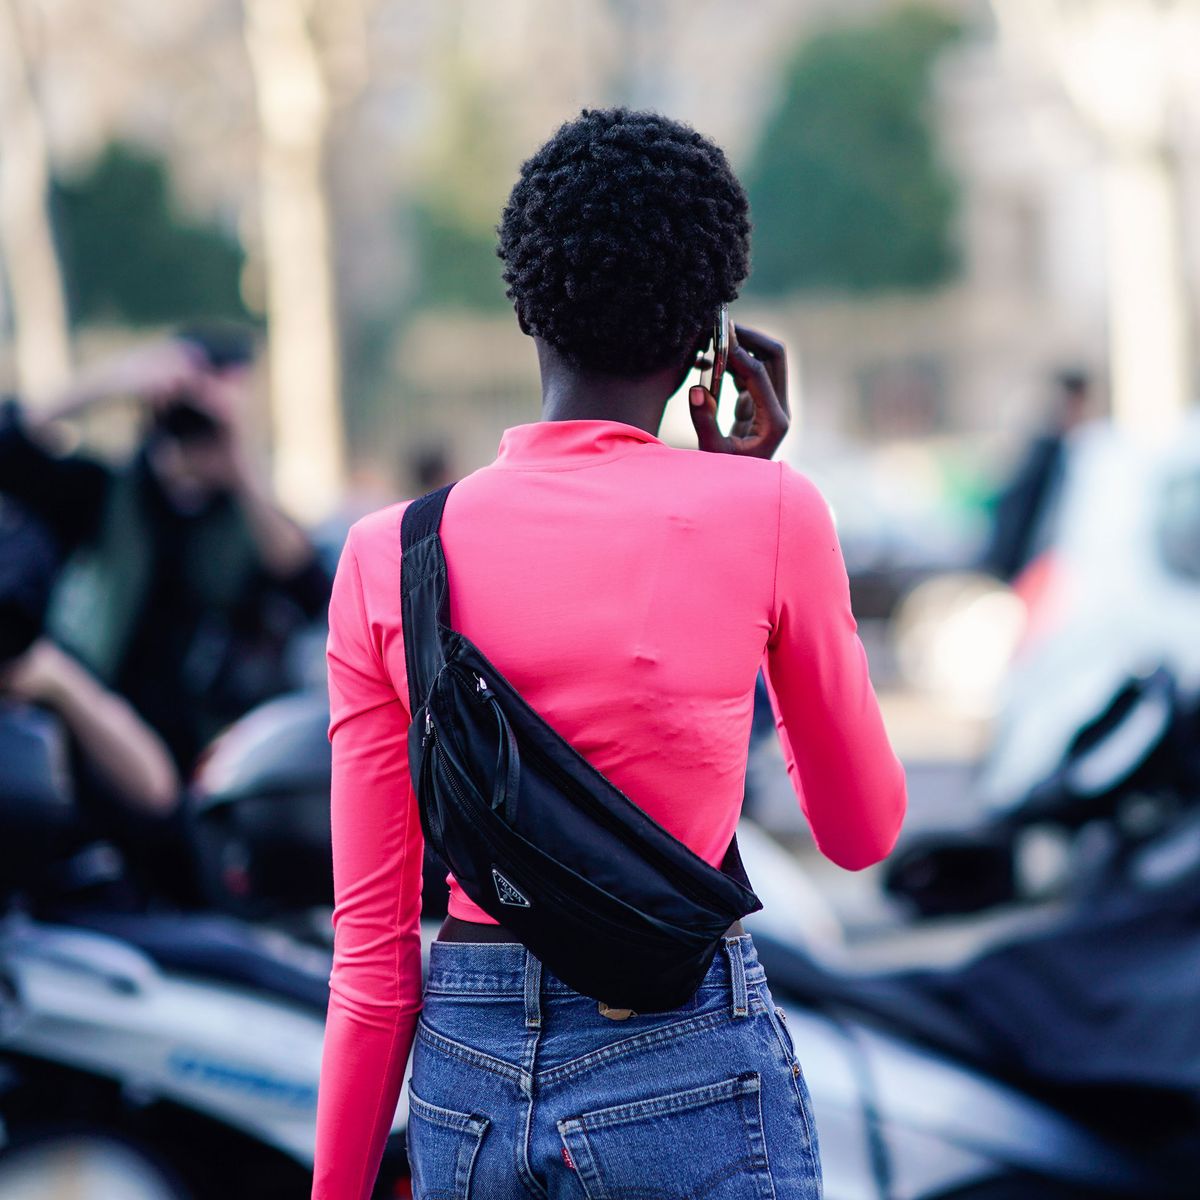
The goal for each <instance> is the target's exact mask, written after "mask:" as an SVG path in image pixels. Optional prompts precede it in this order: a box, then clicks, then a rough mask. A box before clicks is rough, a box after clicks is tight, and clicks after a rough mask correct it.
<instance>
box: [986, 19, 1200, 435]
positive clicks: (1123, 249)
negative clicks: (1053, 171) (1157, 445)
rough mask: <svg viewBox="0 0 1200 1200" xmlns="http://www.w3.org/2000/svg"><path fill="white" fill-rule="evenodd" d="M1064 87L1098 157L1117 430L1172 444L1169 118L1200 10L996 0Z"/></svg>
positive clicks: (1182, 268)
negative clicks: (1122, 428) (1164, 438)
mask: <svg viewBox="0 0 1200 1200" xmlns="http://www.w3.org/2000/svg"><path fill="white" fill-rule="evenodd" d="M992 2H993V7H994V9H995V12H996V16H997V19H998V21H999V23H1000V27H1001V30H1002V31H1003V32H1004V33H1005V35H1006V36H1007V37H1008V38H1009V40H1010V42H1011V43H1012V44H1013V45H1014V46H1015V47H1017V49H1018V50H1019V52H1021V53H1022V54H1023V55H1024V56H1025V57H1026V58H1027V59H1029V60H1031V61H1034V62H1036V63H1039V64H1040V65H1041V66H1043V67H1044V68H1048V69H1049V71H1050V72H1051V73H1052V74H1053V75H1054V76H1056V77H1057V80H1058V82H1059V85H1060V87H1061V89H1062V92H1063V94H1064V95H1065V97H1066V98H1067V100H1068V101H1069V103H1070V104H1071V106H1072V107H1073V109H1074V110H1075V113H1076V114H1077V116H1078V117H1079V118H1080V120H1081V121H1082V122H1083V123H1084V125H1085V127H1086V128H1087V129H1088V130H1089V132H1090V133H1091V134H1092V136H1093V137H1094V139H1095V142H1096V145H1097V147H1098V148H1099V152H1100V155H1101V160H1102V162H1101V168H1102V173H1103V181H1104V183H1103V186H1104V207H1105V218H1104V221H1105V261H1106V268H1107V275H1108V323H1109V331H1108V336H1109V355H1110V360H1111V361H1110V370H1111V376H1112V405H1113V417H1114V419H1115V420H1116V421H1117V422H1118V423H1120V424H1122V425H1123V426H1125V427H1126V428H1127V429H1129V430H1130V431H1136V432H1137V433H1139V434H1149V435H1150V436H1157V437H1161V436H1165V435H1166V434H1168V433H1169V431H1170V430H1171V429H1172V428H1173V427H1174V426H1175V425H1176V424H1177V423H1178V421H1179V420H1180V418H1181V417H1182V416H1183V413H1184V411H1185V409H1186V408H1187V406H1188V404H1189V403H1190V401H1191V399H1192V390H1193V386H1194V379H1193V375H1192V372H1193V370H1194V369H1195V361H1194V357H1193V347H1192V346H1191V344H1190V341H1191V337H1190V324H1191V322H1190V319H1189V307H1190V304H1189V294H1188V284H1187V276H1186V256H1185V255H1184V253H1183V212H1182V199H1181V198H1182V195H1183V187H1182V180H1181V177H1180V171H1179V164H1178V158H1177V156H1176V154H1175V153H1174V148H1173V146H1172V143H1171V121H1170V115H1171V110H1172V107H1173V104H1174V103H1175V101H1176V100H1177V98H1178V97H1177V92H1178V88H1177V86H1176V85H1177V83H1178V81H1179V80H1180V79H1181V78H1182V77H1183V75H1182V73H1183V72H1188V71H1191V70H1194V69H1195V44H1196V43H1195V36H1196V34H1197V33H1200V3H1198V2H1197V0H1082V2H1079V0H1075V2H1071V3H1067V2H1065V0H992Z"/></svg>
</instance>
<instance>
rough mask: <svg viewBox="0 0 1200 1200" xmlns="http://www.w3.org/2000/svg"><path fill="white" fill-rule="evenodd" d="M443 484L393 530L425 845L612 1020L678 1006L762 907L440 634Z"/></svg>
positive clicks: (464, 644) (477, 658) (733, 871)
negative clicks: (624, 1011)
mask: <svg viewBox="0 0 1200 1200" xmlns="http://www.w3.org/2000/svg"><path fill="white" fill-rule="evenodd" d="M449 491H450V488H448V487H447V488H443V489H441V490H440V491H437V492H432V493H430V494H429V495H428V496H425V497H422V498H421V499H420V500H416V501H414V502H413V503H412V504H410V505H409V506H408V508H407V509H406V510H405V513H404V520H403V523H402V526H401V542H402V548H403V566H402V571H401V576H402V578H401V593H402V603H403V619H404V652H405V655H406V659H407V664H408V691H409V699H410V703H411V711H412V727H411V729H410V730H409V743H408V753H409V762H410V765H411V768H412V778H413V787H414V789H415V790H416V793H417V798H418V800H419V803H420V811H421V826H422V828H423V830H424V832H425V838H426V841H427V842H428V843H429V845H430V847H431V848H432V849H433V851H434V853H435V854H437V856H438V857H439V858H440V859H441V860H442V861H443V862H444V863H445V864H446V866H447V867H448V868H449V869H450V871H451V872H452V873H453V874H454V877H455V879H457V880H458V882H459V884H460V885H461V887H462V889H463V891H464V892H466V894H467V895H468V896H469V897H470V898H471V899H472V900H473V901H474V902H475V903H476V904H477V905H479V907H480V908H481V909H483V911H484V912H486V913H488V914H489V915H490V916H492V917H494V918H495V919H496V920H497V921H499V922H500V923H501V924H502V925H504V926H505V927H506V928H507V929H509V930H511V931H512V933H513V934H514V935H515V936H516V937H518V938H519V939H520V940H521V942H522V943H523V944H524V945H525V946H526V947H527V948H528V949H529V950H531V951H532V952H533V953H534V954H535V955H536V956H537V957H538V958H539V959H540V960H541V961H542V963H543V964H544V965H545V966H546V968H547V969H548V970H550V971H551V972H552V973H553V974H555V975H557V976H558V978H559V979H561V980H563V982H564V983H566V984H568V985H569V986H570V987H572V988H574V989H575V990H576V991H579V992H583V993H584V994H585V995H588V996H592V997H594V998H596V999H597V1000H603V1001H605V1002H606V1003H608V1004H610V1005H612V1006H613V1007H614V1008H630V1009H633V1010H634V1011H636V1012H661V1011H664V1010H667V1009H671V1008H677V1007H679V1005H681V1004H683V1003H684V1002H685V1001H686V1000H688V999H689V998H690V997H691V996H692V995H693V993H694V992H695V991H696V988H697V987H698V986H699V985H700V982H701V980H702V979H703V978H704V975H705V972H706V971H707V970H708V968H709V965H710V964H711V963H712V959H713V955H714V953H715V952H716V949H717V947H718V946H719V945H720V942H721V937H722V935H723V934H724V933H725V931H726V930H727V929H728V928H729V926H730V925H731V924H732V923H733V922H734V921H736V920H737V919H738V918H740V917H743V916H745V915H746V914H747V913H749V912H755V911H757V910H758V909H760V908H761V907H762V904H761V902H760V901H759V899H758V897H757V896H756V895H755V894H754V892H753V891H752V890H751V888H750V882H749V880H748V879H747V878H746V872H745V870H744V868H743V867H742V862H741V858H740V857H739V855H738V849H737V840H736V838H735V839H734V840H733V841H731V842H730V845H729V850H728V851H727V853H726V855H725V861H724V863H723V864H722V869H721V870H717V869H716V868H715V867H712V866H710V865H709V864H708V863H706V862H705V861H704V860H703V859H702V858H700V857H699V855H697V854H695V853H694V852H693V851H692V850H690V849H689V848H688V847H687V846H685V845H684V844H683V843H682V842H681V841H679V840H678V839H677V838H675V837H673V836H672V835H671V834H670V833H668V832H667V831H666V830H665V829H663V828H662V826H661V825H659V824H658V823H657V822H656V821H654V820H653V819H651V818H650V817H649V816H647V815H646V813H645V812H644V811H643V810H642V809H641V808H639V807H638V806H637V805H636V804H634V803H633V801H632V800H630V799H629V797H628V796H626V795H625V794H624V793H623V792H621V791H620V790H619V789H617V788H616V787H614V786H613V784H612V783H610V782H609V781H608V780H607V779H606V778H605V777H604V776H603V775H602V774H601V773H600V772H599V771H597V770H596V769H595V768H594V767H593V766H591V765H590V764H589V763H588V762H587V761H586V760H585V759H584V758H583V757H581V756H580V755H579V754H578V752H577V751H575V750H574V749H573V748H572V747H571V745H570V744H569V743H568V742H566V741H564V739H563V738H561V737H560V736H559V735H558V734H557V733H556V732H555V731H554V730H553V729H551V728H550V726H549V725H547V724H546V722H545V721H543V720H542V718H541V717H540V716H538V714H537V713H536V712H534V710H533V709H532V708H530V707H529V705H528V704H526V703H525V701H524V700H523V699H522V698H521V695H520V694H519V693H518V692H517V691H516V689H515V688H513V686H512V685H511V684H510V683H509V682H508V680H506V679H505V678H504V676H503V675H501V674H500V672H499V671H497V670H496V668H495V667H493V666H492V665H491V663H489V662H488V660H487V659H486V658H485V657H484V656H483V654H482V653H481V652H480V651H479V649H478V647H476V646H475V645H474V644H473V643H472V642H471V641H470V640H469V639H467V638H465V637H464V636H463V635H462V634H461V633H457V632H456V631H455V630H453V629H452V628H450V603H449V585H448V582H447V578H446V559H445V556H444V554H443V552H442V541H441V538H440V537H439V536H438V528H439V526H440V524H441V520H442V511H443V509H444V508H445V504H446V497H447V495H448V494H449Z"/></svg>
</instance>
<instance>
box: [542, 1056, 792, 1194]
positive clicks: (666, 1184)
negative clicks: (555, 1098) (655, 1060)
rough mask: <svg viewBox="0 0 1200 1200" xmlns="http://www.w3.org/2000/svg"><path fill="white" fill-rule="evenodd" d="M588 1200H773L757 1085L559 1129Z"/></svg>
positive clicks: (640, 1106)
mask: <svg viewBox="0 0 1200 1200" xmlns="http://www.w3.org/2000/svg"><path fill="white" fill-rule="evenodd" d="M558 1131H559V1135H560V1136H561V1138H562V1141H563V1145H564V1147H565V1148H566V1151H567V1154H568V1155H569V1156H570V1161H571V1165H572V1166H574V1168H575V1169H576V1171H578V1172H579V1181H580V1183H581V1184H582V1185H583V1189H584V1193H585V1194H586V1196H587V1198H588V1200H662V1198H664V1197H670V1198H671V1200H700V1198H703V1200H774V1197H775V1189H774V1188H773V1186H772V1184H771V1172H770V1168H769V1166H768V1163H767V1146H766V1138H765V1137H764V1134H763V1120H762V1106H761V1097H760V1079H759V1076H758V1074H757V1073H756V1072H747V1073H745V1074H742V1075H738V1076H737V1077H736V1078H734V1079H727V1080H724V1081H722V1082H720V1083H713V1084H708V1085H706V1086H704V1087H697V1088H689V1089H688V1090H686V1091H681V1092H670V1093H667V1094H665V1095H660V1096H653V1097H651V1098H649V1099H646V1100H635V1101H633V1102H631V1103H628V1104H618V1105H615V1106H614V1107H612V1108H602V1109H599V1110H597V1111H595V1112H590V1113H583V1114H582V1115H580V1116H578V1117H571V1118H569V1119H567V1120H564V1121H559V1122H558Z"/></svg>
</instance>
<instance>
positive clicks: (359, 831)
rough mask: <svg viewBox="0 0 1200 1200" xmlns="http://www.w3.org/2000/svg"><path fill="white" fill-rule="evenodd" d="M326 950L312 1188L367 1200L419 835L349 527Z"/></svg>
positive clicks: (410, 937) (405, 1043)
mask: <svg viewBox="0 0 1200 1200" xmlns="http://www.w3.org/2000/svg"><path fill="white" fill-rule="evenodd" d="M328 661H329V698H330V709H331V718H332V719H331V723H330V736H331V738H332V743H333V790H332V797H331V821H332V832H333V884H334V894H335V896H336V905H335V907H334V913H333V924H334V959H333V972H332V974H331V976H330V981H329V989H330V991H329V1012H328V1016H327V1017H326V1022H325V1049H324V1056H323V1058H322V1065H321V1087H320V1092H319V1099H318V1108H317V1144H316V1170H315V1175H314V1182H313V1193H312V1194H313V1196H314V1198H319V1200H367V1197H369V1196H370V1194H371V1190H372V1188H373V1186H374V1183H375V1176H376V1174H377V1172H378V1170H379V1162H380V1159H381V1158H382V1155H383V1148H384V1143H385V1142H386V1141H387V1136H388V1132H389V1130H390V1129H391V1125H392V1119H393V1117H394V1116H395V1112H396V1104H397V1101H398V1100H399V1096H400V1087H401V1084H402V1082H403V1079H404V1069H405V1066H406V1064H407V1062H408V1053H409V1049H410V1047H411V1044H412V1038H413V1031H414V1029H415V1026H416V1022H417V1015H418V1013H419V1012H420V1009H421V937H420V928H419V922H420V915H421V860H422V848H423V844H424V843H423V839H422V835H421V827H420V820H419V817H418V814H417V803H416V797H415V796H414V795H413V791H412V787H411V784H410V780H409V770H408V747H407V742H406V737H407V733H408V725H409V714H408V705H407V697H405V698H404V699H401V697H400V696H398V695H397V693H396V689H395V688H394V687H393V685H392V682H391V680H390V679H389V677H388V674H387V671H386V670H385V668H384V665H383V659H382V655H381V649H380V644H379V642H378V641H376V638H375V637H374V636H372V633H371V631H370V629H369V628H368V624H367V617H366V606H365V603H364V597H363V585H362V576H361V573H360V570H359V564H358V557H357V554H356V552H355V536H354V534H352V535H351V539H350V541H349V542H348V543H347V546H346V550H345V551H344V553H343V555H342V560H341V563H340V564H339V566H338V572H337V577H336V579H335V581H334V587H333V597H332V600H331V602H330V607H329V650H328Z"/></svg>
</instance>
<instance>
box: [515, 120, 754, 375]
mask: <svg viewBox="0 0 1200 1200" xmlns="http://www.w3.org/2000/svg"><path fill="white" fill-rule="evenodd" d="M748 214H749V206H748V204H747V202H746V193H745V192H744V191H743V190H742V186H741V184H740V183H739V182H738V180H737V178H736V177H735V175H734V174H733V171H732V170H731V169H730V166H729V162H728V160H727V159H726V158H725V155H724V153H723V152H722V150H721V149H720V148H719V147H718V146H715V145H714V144H713V143H712V142H710V141H709V140H708V139H707V138H705V137H703V136H702V135H701V134H699V133H697V132H696V131H695V130H694V129H692V128H691V127H690V126H687V125H684V124H682V123H680V122H678V121H672V120H669V119H668V118H666V117H663V116H659V115H658V114H657V113H650V112H632V111H630V110H629V109H626V108H609V109H584V110H583V111H582V112H581V113H580V114H579V116H578V117H577V118H576V119H575V120H574V121H568V122H567V123H566V124H564V125H563V126H562V127H561V128H560V129H559V130H558V132H557V133H556V134H555V135H554V136H553V137H552V138H551V139H550V140H549V141H548V142H546V144H545V145H544V146H542V147H541V149H540V150H538V151H537V153H536V154H534V155H533V157H532V158H530V159H529V160H528V161H526V162H525V163H523V164H522V166H521V174H520V178H519V179H518V180H517V182H516V185H515V186H514V187H513V190H512V194H511V195H510V196H509V198H508V204H507V205H506V206H505V208H504V212H503V213H502V214H501V218H500V224H499V226H498V228H497V232H498V234H499V237H500V244H499V246H498V247H497V251H496V252H497V254H499V256H500V258H501V259H502V260H503V261H504V282H505V284H506V285H507V289H506V294H507V295H508V298H509V299H510V300H511V301H512V302H513V305H514V307H515V308H516V311H517V316H518V318H519V319H520V321H521V325H522V328H524V330H525V331H526V332H527V333H530V334H533V335H535V336H537V337H540V338H543V339H544V340H545V341H546V342H548V343H549V344H550V345H551V346H553V347H554V349H555V350H557V351H558V352H559V353H560V354H561V355H563V357H564V358H566V359H567V360H568V361H569V362H571V363H572V364H573V365H574V366H576V367H578V368H580V369H581V370H585V371H592V372H597V373H601V374H606V375H617V376H624V377H626V378H636V377H637V376H641V375H648V374H651V373H653V372H655V371H658V370H662V369H664V368H667V367H670V366H674V365H679V366H681V367H682V366H683V364H684V363H685V361H686V359H687V356H688V355H689V354H690V353H691V352H693V351H694V350H695V349H696V348H697V347H696V340H697V336H698V335H699V334H700V333H701V332H702V331H706V330H708V329H710V328H711V327H712V325H713V324H714V322H715V320H716V316H717V311H718V309H719V307H720V305H721V304H723V303H727V302H729V301H731V300H733V299H735V298H736V296H737V294H738V287H739V286H740V285H741V283H742V281H743V280H744V279H745V278H746V274H747V271H748V269H749V259H750V220H749V215H748Z"/></svg>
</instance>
